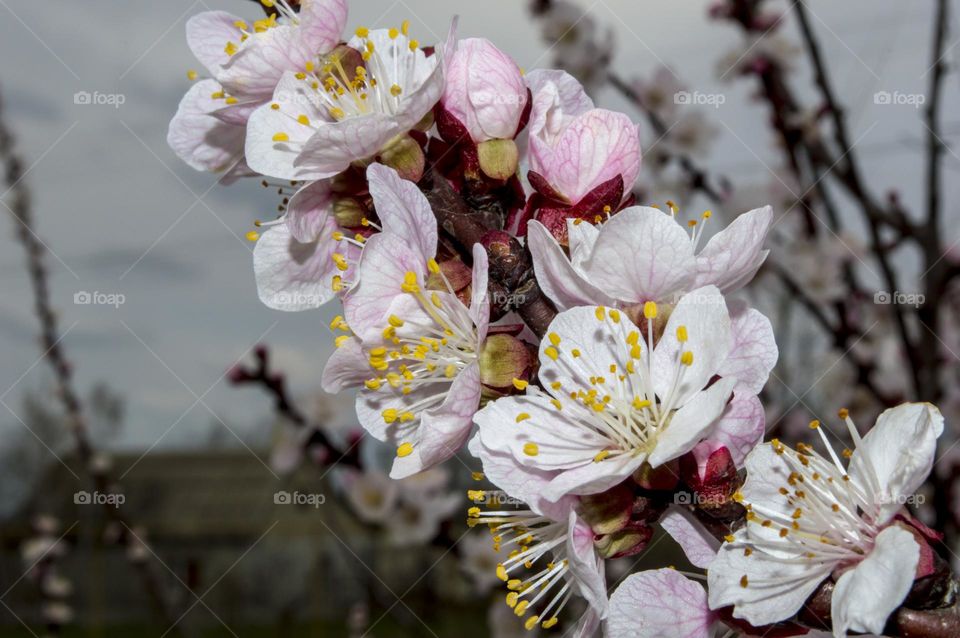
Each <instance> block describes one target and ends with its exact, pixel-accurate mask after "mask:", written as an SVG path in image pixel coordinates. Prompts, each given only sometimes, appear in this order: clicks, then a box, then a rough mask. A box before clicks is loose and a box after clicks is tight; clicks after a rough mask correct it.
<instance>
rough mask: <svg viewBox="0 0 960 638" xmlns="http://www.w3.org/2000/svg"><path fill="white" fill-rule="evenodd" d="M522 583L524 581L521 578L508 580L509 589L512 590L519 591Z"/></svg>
mask: <svg viewBox="0 0 960 638" xmlns="http://www.w3.org/2000/svg"><path fill="white" fill-rule="evenodd" d="M522 584H523V582H522V581H521V580H520V579H519V578H511V579H510V580H508V581H507V589H509V590H510V591H517V590H518V589H520V586H521V585H522Z"/></svg>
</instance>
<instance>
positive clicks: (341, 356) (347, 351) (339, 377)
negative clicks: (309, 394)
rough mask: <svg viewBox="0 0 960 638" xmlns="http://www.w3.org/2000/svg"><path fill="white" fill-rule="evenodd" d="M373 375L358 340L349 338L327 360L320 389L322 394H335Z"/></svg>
mask: <svg viewBox="0 0 960 638" xmlns="http://www.w3.org/2000/svg"><path fill="white" fill-rule="evenodd" d="M373 374H374V373H373V370H372V369H371V368H370V362H369V361H367V356H366V355H365V354H364V353H363V349H362V348H361V347H360V340H359V339H357V338H356V337H350V338H349V339H347V340H346V341H344V342H343V344H342V345H340V346H339V347H338V348H337V349H336V350H334V351H333V354H332V355H330V358H329V359H327V364H326V365H325V366H324V367H323V376H322V377H321V378H320V387H322V388H323V391H324V392H327V393H329V394H336V393H337V392H340V391H341V390H343V389H344V388H348V387H352V386H357V385H360V384H361V383H363V382H364V381H365V380H366V379H369V378H371V377H372V376H373Z"/></svg>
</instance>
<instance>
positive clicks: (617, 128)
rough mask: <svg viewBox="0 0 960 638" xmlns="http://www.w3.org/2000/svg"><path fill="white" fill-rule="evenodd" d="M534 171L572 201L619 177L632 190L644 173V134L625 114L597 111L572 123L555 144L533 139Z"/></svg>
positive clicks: (532, 156)
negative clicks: (641, 162)
mask: <svg viewBox="0 0 960 638" xmlns="http://www.w3.org/2000/svg"><path fill="white" fill-rule="evenodd" d="M530 168H531V169H533V170H534V171H536V172H537V173H540V174H541V175H542V176H543V177H544V178H546V180H547V181H548V182H549V183H550V184H551V185H552V186H553V188H555V189H556V190H558V191H560V192H561V193H562V194H563V195H565V196H566V197H567V199H569V200H570V201H571V202H578V201H580V199H581V198H583V197H584V196H585V195H586V194H587V193H589V192H590V191H592V190H593V189H594V188H596V187H597V186H599V185H600V184H602V183H604V182H606V181H607V180H609V179H612V178H614V177H616V176H617V175H620V176H622V177H623V184H624V188H625V190H627V191H629V190H630V189H632V188H633V184H634V182H636V181H637V175H638V174H639V173H640V132H639V130H638V129H637V126H636V125H635V124H634V123H633V122H631V121H630V118H629V117H627V116H626V115H624V114H623V113H616V112H614V111H607V110H604V109H593V110H592V111H587V112H586V113H584V114H582V115H580V116H578V117H577V118H576V119H575V120H573V121H572V122H570V124H569V125H568V126H567V127H566V128H565V129H564V130H563V132H562V133H561V134H560V137H559V138H558V139H557V140H556V143H555V144H552V145H548V144H547V143H546V142H544V141H542V140H541V139H540V138H539V137H538V136H533V137H531V138H530Z"/></svg>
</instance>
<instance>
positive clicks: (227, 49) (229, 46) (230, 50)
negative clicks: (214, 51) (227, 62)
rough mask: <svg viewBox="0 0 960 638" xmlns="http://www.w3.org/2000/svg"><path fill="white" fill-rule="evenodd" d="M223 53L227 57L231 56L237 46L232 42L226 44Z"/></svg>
mask: <svg viewBox="0 0 960 638" xmlns="http://www.w3.org/2000/svg"><path fill="white" fill-rule="evenodd" d="M223 52H224V53H226V54H227V55H233V54H234V53H236V52H237V45H236V44H234V43H233V42H227V46H225V47H223Z"/></svg>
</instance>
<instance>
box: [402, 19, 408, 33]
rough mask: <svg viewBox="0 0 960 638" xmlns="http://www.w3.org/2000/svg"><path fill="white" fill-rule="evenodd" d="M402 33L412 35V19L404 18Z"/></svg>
mask: <svg viewBox="0 0 960 638" xmlns="http://www.w3.org/2000/svg"><path fill="white" fill-rule="evenodd" d="M400 33H402V34H403V35H410V21H409V20H404V21H403V22H401V23H400Z"/></svg>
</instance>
